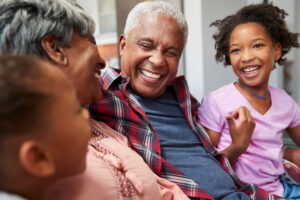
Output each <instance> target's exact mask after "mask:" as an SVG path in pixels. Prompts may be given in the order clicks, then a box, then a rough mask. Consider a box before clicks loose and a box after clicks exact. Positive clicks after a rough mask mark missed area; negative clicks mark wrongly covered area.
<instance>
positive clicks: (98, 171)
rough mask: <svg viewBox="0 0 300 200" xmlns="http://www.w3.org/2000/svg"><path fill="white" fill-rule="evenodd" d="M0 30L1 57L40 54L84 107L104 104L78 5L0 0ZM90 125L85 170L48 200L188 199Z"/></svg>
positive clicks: (100, 127) (90, 27)
mask: <svg viewBox="0 0 300 200" xmlns="http://www.w3.org/2000/svg"><path fill="white" fill-rule="evenodd" d="M0 30H1V31H0V53H2V54H31V55H38V56H41V57H43V58H45V59H46V60H49V61H50V62H51V63H53V64H54V65H55V66H57V67H58V68H60V69H61V70H62V71H63V72H65V74H66V75H67V77H68V78H69V80H70V81H71V83H72V84H73V86H74V88H75V90H76V92H77V95H78V97H79V100H80V103H81V105H82V106H83V105H86V104H89V103H92V102H94V101H99V100H100V101H101V98H102V93H101V90H102V89H101V86H100V81H99V75H100V70H101V69H102V68H104V66H105V63H104V61H103V59H102V58H101V57H100V55H99V53H98V49H97V46H96V43H95V39H94V37H93V35H92V34H93V33H94V22H93V21H92V19H91V18H90V17H89V16H88V15H87V14H86V13H85V12H84V11H83V10H82V8H80V6H78V5H77V4H76V3H75V1H71V0H2V1H1V3H0ZM24 75H25V74H24ZM16 81H17V80H16ZM108 109H109V108H108ZM45 114H47V113H45ZM62 123H64V122H62ZM90 125H91V130H92V133H93V134H92V136H91V139H90V142H89V143H90V145H89V152H88V155H87V164H86V166H87V168H86V171H85V172H84V173H83V174H82V175H79V176H76V177H71V178H68V179H64V180H61V181H60V182H59V183H58V184H57V185H56V186H55V188H54V189H53V192H52V194H51V195H50V199H56V200H58V199H72V200H75V199H78V200H82V199H88V200H93V199H95V200H96V199H97V200H101V199H103V200H104V199H105V200H106V199H137V200H139V199H141V200H147V199H149V200H150V199H178V200H183V199H188V197H187V196H185V195H184V193H183V192H182V191H181V190H180V189H179V187H178V186H177V185H175V184H173V183H171V182H169V181H168V180H165V179H162V178H160V177H158V176H156V175H155V174H154V173H153V172H152V171H151V170H150V168H149V167H148V166H147V164H146V163H145V162H144V160H143V159H142V158H141V157H140V156H139V155H138V154H137V153H136V152H135V151H133V150H131V149H130V148H129V146H128V141H127V138H126V137H125V136H123V135H121V134H120V133H118V132H116V131H114V130H112V129H111V128H110V127H108V126H107V125H106V124H105V123H103V122H96V121H93V120H90ZM65 145H66V146H69V148H70V149H72V148H74V147H73V146H72V145H73V144H70V143H68V141H65ZM12 170H13V169H12Z"/></svg>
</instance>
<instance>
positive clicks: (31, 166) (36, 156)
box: [19, 140, 56, 178]
mask: <svg viewBox="0 0 300 200" xmlns="http://www.w3.org/2000/svg"><path fill="white" fill-rule="evenodd" d="M19 159H20V163H21V165H22V167H23V168H24V169H25V170H26V171H27V172H28V173H30V174H32V175H33V176H37V177H44V178H45V177H51V176H53V175H54V174H55V170H56V169H55V163H54V160H53V158H52V156H51V154H50V152H48V150H47V148H46V147H44V146H42V144H41V143H40V142H38V141H33V140H30V141H25V142H24V143H23V144H22V145H21V147H20V150H19Z"/></svg>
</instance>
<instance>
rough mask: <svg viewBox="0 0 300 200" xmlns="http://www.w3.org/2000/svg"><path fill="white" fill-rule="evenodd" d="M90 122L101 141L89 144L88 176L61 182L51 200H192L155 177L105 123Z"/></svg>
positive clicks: (83, 175)
mask: <svg viewBox="0 0 300 200" xmlns="http://www.w3.org/2000/svg"><path fill="white" fill-rule="evenodd" d="M90 122H91V125H92V132H94V133H97V134H98V135H99V137H97V138H94V139H92V140H91V141H90V147H89V151H88V155H87V168H86V170H85V172H84V173H83V174H82V175H78V176H76V177H71V178H67V179H64V180H61V181H59V182H58V183H57V184H56V186H55V187H54V190H53V192H52V194H51V195H50V198H49V199H51V200H52V199H53V200H54V199H55V200H65V199H72V200H93V199H94V200H121V199H128V200H129V199H134V200H140V199H142V200H156V199H157V200H160V199H162V200H165V199H166V200H167V199H168V200H169V199H170V200H171V199H174V200H176V199H178V200H184V199H189V198H188V197H187V196H186V195H185V194H184V193H183V192H182V191H181V190H180V188H179V187H178V186H177V185H176V184H174V183H171V182H170V181H168V180H166V179H163V178H160V177H158V176H157V175H155V174H154V173H153V172H152V171H151V169H150V168H149V167H148V166H147V164H146V163H145V162H144V160H143V159H142V157H141V156H139V155H138V154H137V153H136V152H134V151H133V150H131V149H130V148H129V147H128V142H127V138H126V137H125V136H123V135H121V134H120V133H118V132H116V131H114V130H113V129H111V128H110V127H109V126H107V125H106V124H105V123H102V122H95V121H93V120H91V121H90ZM70 148H71V146H70Z"/></svg>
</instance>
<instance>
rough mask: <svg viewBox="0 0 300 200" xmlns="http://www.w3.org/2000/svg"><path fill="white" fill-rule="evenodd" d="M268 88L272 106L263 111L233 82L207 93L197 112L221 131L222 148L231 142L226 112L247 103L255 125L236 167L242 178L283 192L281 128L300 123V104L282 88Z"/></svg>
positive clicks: (214, 128)
mask: <svg viewBox="0 0 300 200" xmlns="http://www.w3.org/2000/svg"><path fill="white" fill-rule="evenodd" d="M269 91H270V95H271V99H272V106H271V107H270V109H269V110H268V111H267V112H266V113H265V114H264V115H262V114H260V113H258V112H257V111H256V110H255V109H254V108H253V107H252V106H251V105H250V104H249V102H248V101H247V100H246V98H245V97H244V96H243V95H242V94H241V93H240V92H239V91H238V90H237V89H236V88H235V86H234V84H233V83H231V84H229V85H226V86H223V87H222V88H220V89H218V90H216V91H213V92H211V93H209V94H207V95H206V96H205V97H204V98H203V100H202V103H201V106H200V108H199V110H198V114H199V122H200V123H201V124H202V125H203V126H205V127H207V128H208V129H210V130H213V131H216V132H220V133H221V137H220V142H219V146H218V150H219V151H222V150H223V149H225V148H226V147H227V146H229V145H230V144H231V136H230V133H229V130H228V124H227V121H226V119H225V115H226V114H227V113H230V112H233V111H234V110H236V109H237V108H239V107H240V106H245V107H247V108H248V109H249V111H250V113H251V115H252V117H253V119H254V121H255V122H256V126H255V130H254V133H253V136H252V139H251V142H250V145H249V147H248V149H247V151H246V152H245V153H244V154H242V155H241V156H240V157H239V158H238V160H237V162H236V164H235V165H234V166H233V168H234V170H235V172H236V174H237V175H238V177H239V178H240V179H241V180H242V181H244V182H247V183H252V184H255V185H257V186H259V187H261V188H262V189H264V190H266V191H267V192H269V193H272V194H276V195H279V196H282V195H283V186H282V184H281V183H280V180H279V176H280V175H281V174H283V172H284V168H283V163H282V151H281V148H282V145H283V141H282V134H283V133H282V131H283V130H284V129H286V128H291V127H295V126H297V125H299V124H300V108H299V106H298V105H297V104H296V103H295V101H294V100H293V99H292V98H291V97H290V96H289V95H287V94H286V93H285V92H284V91H283V90H281V89H276V88H273V87H271V86H269Z"/></svg>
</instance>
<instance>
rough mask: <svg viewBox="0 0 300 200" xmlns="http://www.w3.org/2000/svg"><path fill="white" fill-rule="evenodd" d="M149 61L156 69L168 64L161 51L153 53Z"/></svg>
mask: <svg viewBox="0 0 300 200" xmlns="http://www.w3.org/2000/svg"><path fill="white" fill-rule="evenodd" d="M149 61H150V62H151V63H152V64H153V65H154V66H156V67H160V66H163V65H165V64H166V61H165V58H164V55H163V53H162V52H160V51H155V52H153V53H152V55H151V57H150V58H149Z"/></svg>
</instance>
